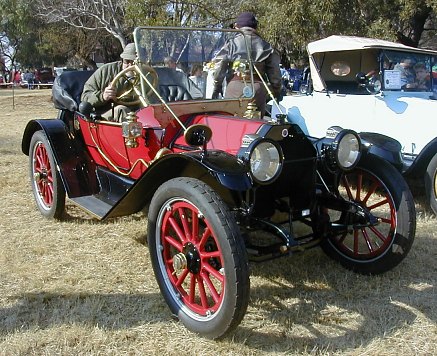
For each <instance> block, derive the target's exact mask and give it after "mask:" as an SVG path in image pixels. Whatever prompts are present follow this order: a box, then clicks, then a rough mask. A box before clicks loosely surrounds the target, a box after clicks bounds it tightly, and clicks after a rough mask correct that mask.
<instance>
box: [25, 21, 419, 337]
mask: <svg viewBox="0 0 437 356" xmlns="http://www.w3.org/2000/svg"><path fill="white" fill-rule="evenodd" d="M236 35H241V33H240V32H239V31H238V30H215V29H187V28H146V27H139V28H137V29H136V30H135V32H134V39H135V44H136V49H137V53H138V57H137V60H136V61H135V62H134V64H133V65H132V66H131V67H129V68H128V69H127V70H125V71H122V72H121V73H120V74H118V75H117V76H116V77H115V78H114V79H113V82H114V85H116V84H117V83H119V82H123V83H127V84H128V86H127V89H125V91H123V92H120V93H119V95H118V99H117V101H116V103H115V104H120V103H123V104H126V105H131V104H132V105H139V106H140V109H138V110H137V111H134V112H133V113H130V114H129V115H127V116H126V117H125V118H124V119H123V120H122V121H121V122H114V121H109V120H105V119H103V118H102V117H101V116H100V115H99V114H98V112H97V111H96V110H95V109H94V108H92V107H91V106H90V105H89V103H83V102H82V103H81V102H80V94H81V91H82V88H83V84H84V82H85V81H86V79H87V78H88V77H89V76H90V74H91V72H80V71H78V72H65V73H63V74H62V75H60V76H59V77H58V78H57V79H56V80H55V83H54V88H53V98H54V102H55V106H56V107H57V108H58V109H59V115H58V117H57V118H53V119H44V120H41V119H37V120H32V121H30V122H29V123H28V125H27V127H26V129H25V132H24V135H23V140H22V150H23V152H24V153H25V154H26V155H28V156H29V172H30V180H31V186H32V190H33V195H34V197H35V201H36V205H37V207H38V209H39V210H40V211H41V213H42V214H43V215H44V216H46V217H47V218H55V219H62V218H63V217H65V204H66V199H68V200H69V201H70V202H72V203H74V204H75V205H77V206H79V207H81V208H82V209H83V210H85V211H86V212H88V213H90V214H92V215H93V216H95V217H96V218H98V219H102V220H103V219H111V218H116V217H119V216H125V215H129V214H134V213H137V212H139V211H142V210H144V209H146V210H147V212H148V213H147V214H148V216H147V219H148V224H147V238H148V247H149V251H150V256H151V261H152V264H153V268H154V272H155V277H156V279H157V282H158V284H159V287H160V289H161V292H162V295H163V297H164V299H165V301H166V303H167V304H168V306H169V308H170V310H171V312H172V313H173V314H175V315H177V317H178V318H179V319H180V320H181V321H182V323H183V324H184V325H185V326H186V327H187V328H188V329H190V330H191V331H194V332H196V333H198V334H200V335H202V336H205V337H209V338H220V337H223V336H224V335H226V334H227V333H229V332H230V331H231V330H232V329H233V328H235V327H237V326H238V324H239V323H240V321H241V320H242V319H243V317H244V315H245V313H246V309H247V306H248V303H249V292H250V287H249V286H250V281H249V264H250V263H252V262H261V261H265V260H269V259H273V258H277V257H285V256H288V257H287V258H292V256H293V254H294V253H296V252H303V251H305V250H306V249H309V248H313V247H315V246H320V247H321V248H322V249H323V251H325V252H326V253H327V255H329V256H330V257H331V258H333V259H335V260H337V261H339V262H340V263H341V264H342V265H343V266H344V267H346V268H348V269H351V270H354V271H356V272H359V273H364V274H378V273H382V272H385V271H387V270H390V269H392V268H394V267H395V266H396V265H398V264H399V263H400V262H401V261H402V260H403V259H404V258H405V256H406V255H407V254H408V252H409V250H410V248H411V245H412V243H413V240H414V236H415V223H416V220H415V208H414V202H413V199H412V196H411V193H410V191H409V188H408V186H407V185H406V183H405V182H404V180H403V178H402V176H401V175H400V173H399V172H398V171H397V170H396V169H395V168H394V167H393V166H391V165H390V164H388V163H387V162H386V161H384V160H382V159H380V158H378V157H376V156H374V155H372V154H370V153H369V152H368V151H369V147H368V146H367V145H365V144H362V142H361V139H360V136H359V135H357V134H356V133H355V132H354V131H352V130H346V129H345V130H343V129H339V128H338V127H330V128H327V132H326V137H323V138H317V139H316V138H312V137H308V136H306V135H305V134H304V133H303V132H302V130H301V129H300V128H299V126H297V125H294V124H291V123H287V122H286V121H285V120H284V116H282V115H278V116H277V117H274V118H271V117H262V118H261V117H260V116H259V112H258V111H257V108H256V107H255V106H254V105H253V103H252V95H253V78H254V73H253V68H254V67H253V63H252V60H251V57H250V50H249V47H248V51H247V53H248V54H246V55H245V56H242V57H240V58H238V65H234V66H233V67H232V68H233V70H235V73H234V75H241V76H242V79H243V78H244V80H245V83H246V86H247V88H245V90H243V94H242V96H241V97H239V98H231V99H229V98H219V99H211V94H212V82H213V72H214V68H215V64H216V62H217V60H218V59H217V58H215V55H216V53H217V52H218V50H219V49H220V47H221V46H222V45H223V43H224V42H225V41H226V40H227V39H228V38H230V37H232V36H236ZM168 55H171V56H173V57H174V58H175V59H176V61H177V63H178V66H179V69H178V70H175V69H171V68H166V67H164V63H163V58H164V57H166V56H168ZM199 63H201V64H202V65H203V66H204V72H203V76H204V85H203V87H202V88H194V87H193V83H191V82H189V80H190V79H188V77H187V74H186V73H187V71H188V70H189V69H190V67H191V66H193V65H194V64H199ZM184 71H185V73H184ZM257 78H259V77H258V76H257ZM266 84H267V83H266ZM125 88H126V86H125ZM199 91H200V92H201V93H202V94H201V96H199V94H198V93H199ZM225 93H226V92H225ZM130 94H135V99H134V101H133V102H131V101H128V100H127V98H128V97H129V96H131V95H130ZM225 96H226V95H225ZM290 256H291V257H290ZM285 261H286V260H285Z"/></svg>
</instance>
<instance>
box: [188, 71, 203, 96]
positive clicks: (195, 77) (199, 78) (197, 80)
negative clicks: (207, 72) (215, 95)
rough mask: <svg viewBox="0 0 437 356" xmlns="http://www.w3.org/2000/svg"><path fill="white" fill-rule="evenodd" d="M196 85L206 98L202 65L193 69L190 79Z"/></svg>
mask: <svg viewBox="0 0 437 356" xmlns="http://www.w3.org/2000/svg"><path fill="white" fill-rule="evenodd" d="M189 78H190V79H191V80H192V81H193V83H194V84H196V86H197V87H198V88H199V89H200V90H201V91H202V93H203V96H205V86H206V82H205V78H204V77H203V65H202V64H193V67H192V68H191V75H190V77H189Z"/></svg>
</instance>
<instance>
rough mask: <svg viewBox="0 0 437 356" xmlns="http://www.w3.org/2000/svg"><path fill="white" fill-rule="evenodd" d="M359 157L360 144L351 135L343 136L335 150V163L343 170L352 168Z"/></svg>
mask: <svg viewBox="0 0 437 356" xmlns="http://www.w3.org/2000/svg"><path fill="white" fill-rule="evenodd" d="M359 157H360V142H359V140H358V137H357V136H355V135H354V134H352V133H347V134H346V135H344V136H343V137H342V138H341V139H340V142H339V143H338V148H337V162H338V164H339V165H340V166H341V167H342V168H345V169H348V168H351V167H353V166H354V165H355V164H356V163H357V161H358V159H359Z"/></svg>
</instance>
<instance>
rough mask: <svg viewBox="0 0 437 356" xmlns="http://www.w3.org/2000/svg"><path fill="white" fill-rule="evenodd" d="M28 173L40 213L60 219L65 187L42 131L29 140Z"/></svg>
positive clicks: (63, 208) (62, 213)
mask: <svg viewBox="0 0 437 356" xmlns="http://www.w3.org/2000/svg"><path fill="white" fill-rule="evenodd" d="M29 173H30V181H31V185H32V192H33V196H34V198H35V201H36V205H37V207H38V209H39V211H40V212H41V214H42V215H44V216H45V217H46V218H50V219H51V218H53V219H58V220H59V219H62V217H63V215H64V212H65V189H64V185H63V183H62V181H61V177H60V175H59V172H58V171H57V169H56V162H55V159H54V156H53V152H52V149H51V147H50V144H49V142H48V140H47V137H46V135H45V133H44V132H43V131H36V132H35V133H34V134H33V136H32V139H31V141H30V149H29Z"/></svg>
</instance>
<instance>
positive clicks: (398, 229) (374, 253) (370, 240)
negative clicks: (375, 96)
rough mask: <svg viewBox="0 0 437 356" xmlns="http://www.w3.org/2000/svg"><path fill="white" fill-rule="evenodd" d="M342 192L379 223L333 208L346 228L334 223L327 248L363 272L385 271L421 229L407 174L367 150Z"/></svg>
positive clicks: (334, 218)
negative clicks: (417, 221)
mask: <svg viewBox="0 0 437 356" xmlns="http://www.w3.org/2000/svg"><path fill="white" fill-rule="evenodd" d="M339 193H340V197H341V198H343V199H345V200H349V201H352V202H354V204H357V205H358V206H360V208H361V209H362V211H363V212H364V213H363V214H371V215H373V217H375V218H376V219H377V221H378V223H377V224H373V223H369V221H368V220H367V221H366V220H365V219H364V220H363V219H362V217H361V216H360V215H359V214H356V215H354V214H350V213H348V212H346V211H345V212H342V213H338V212H334V213H333V212H331V211H330V212H329V213H330V215H331V216H330V217H331V222H332V223H333V224H339V225H340V226H346V228H344V229H343V230H342V231H339V232H337V233H335V230H334V229H333V232H332V233H331V234H330V235H329V237H328V238H327V239H326V240H325V241H324V242H323V243H322V248H323V250H324V251H325V252H326V253H327V254H328V255H329V256H331V257H332V258H333V259H335V260H337V261H339V262H340V263H341V264H342V265H343V266H345V267H347V268H349V269H351V270H354V271H356V272H360V273H364V274H378V273H383V272H385V271H388V270H390V269H392V268H393V267H395V266H396V265H397V264H399V263H400V262H401V261H402V260H403V259H404V258H405V257H406V255H407V254H408V252H409V250H410V248H411V245H412V244H413V240H414V237H415V231H416V213H415V207H414V200H413V196H412V194H411V192H410V190H409V187H408V185H407V183H406V182H405V180H404V179H403V177H402V175H401V174H400V173H399V172H398V171H397V170H396V169H395V168H394V167H393V166H392V165H390V164H389V163H388V162H386V161H384V160H382V159H381V158H379V157H376V156H372V155H368V156H364V157H362V158H361V160H360V163H359V165H358V166H357V167H356V168H355V169H354V170H352V171H351V172H347V173H345V174H344V175H343V176H342V177H341V180H340V185H339ZM336 214H337V216H336Z"/></svg>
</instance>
